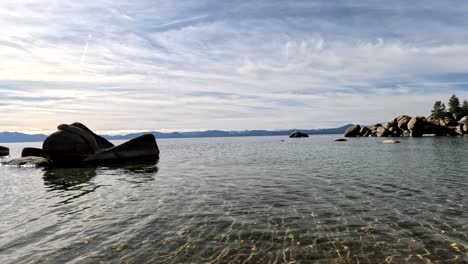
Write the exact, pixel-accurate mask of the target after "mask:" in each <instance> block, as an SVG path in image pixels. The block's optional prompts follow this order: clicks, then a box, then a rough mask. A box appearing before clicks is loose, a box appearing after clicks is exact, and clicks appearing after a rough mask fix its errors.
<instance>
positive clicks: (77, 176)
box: [43, 168, 96, 190]
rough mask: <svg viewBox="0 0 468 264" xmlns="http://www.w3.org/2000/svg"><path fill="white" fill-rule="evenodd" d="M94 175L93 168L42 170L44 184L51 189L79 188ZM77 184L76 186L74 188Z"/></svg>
mask: <svg viewBox="0 0 468 264" xmlns="http://www.w3.org/2000/svg"><path fill="white" fill-rule="evenodd" d="M94 177H96V169H95V168H53V169H46V170H45V172H44V177H43V179H44V184H45V185H47V186H48V187H49V188H50V189H52V190H58V189H60V190H69V189H79V188H81V187H82V185H83V184H87V183H88V182H89V181H90V180H91V179H92V178H94ZM76 186H78V188H74V187H76Z"/></svg>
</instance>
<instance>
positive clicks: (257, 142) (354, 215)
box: [0, 136, 468, 263]
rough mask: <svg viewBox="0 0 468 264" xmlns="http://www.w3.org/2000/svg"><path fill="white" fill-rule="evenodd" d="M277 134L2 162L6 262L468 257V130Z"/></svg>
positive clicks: (1, 244)
mask: <svg viewBox="0 0 468 264" xmlns="http://www.w3.org/2000/svg"><path fill="white" fill-rule="evenodd" d="M281 139H283V138H279V137H265V138H231V139H190V140H188V139H187V140H162V141H160V142H158V143H159V145H160V148H161V150H162V151H163V153H164V156H163V157H164V158H163V159H162V160H161V161H160V163H158V164H157V166H156V164H143V165H142V164H127V165H125V166H122V164H120V166H106V167H96V168H83V169H50V170H38V169H32V168H20V169H15V168H1V167H0V175H1V177H0V181H1V184H0V200H1V201H2V204H1V206H0V209H1V212H2V221H1V222H0V234H1V235H0V253H1V254H0V262H1V263H31V262H45V263H65V262H74V263H99V262H104V263H107V262H109V263H467V262H468V215H467V213H468V212H467V207H468V197H467V195H466V190H468V178H467V177H468V176H467V173H466V172H467V171H468V164H467V163H466V162H465V161H466V156H467V155H468V148H466V144H467V143H468V138H419V139H402V141H404V142H403V144H398V145H383V144H382V143H381V140H379V139H373V138H371V139H350V140H349V141H348V142H345V143H335V142H334V141H333V139H334V137H333V136H332V137H310V138H308V139H301V140H289V139H285V140H284V141H281Z"/></svg>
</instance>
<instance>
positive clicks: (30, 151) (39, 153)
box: [21, 148, 46, 158]
mask: <svg viewBox="0 0 468 264" xmlns="http://www.w3.org/2000/svg"><path fill="white" fill-rule="evenodd" d="M21 157H41V158H46V155H45V153H44V151H43V150H42V149H40V148H24V149H23V151H22V152H21Z"/></svg>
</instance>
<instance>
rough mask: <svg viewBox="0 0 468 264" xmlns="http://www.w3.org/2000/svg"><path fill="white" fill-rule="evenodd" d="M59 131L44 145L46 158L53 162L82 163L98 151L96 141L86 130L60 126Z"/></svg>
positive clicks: (49, 137)
mask: <svg viewBox="0 0 468 264" xmlns="http://www.w3.org/2000/svg"><path fill="white" fill-rule="evenodd" d="M58 129H59V131H57V132H55V133H53V134H51V135H50V136H48V137H47V138H46V140H45V141H44V143H43V145H42V149H43V150H44V153H45V156H46V157H47V158H48V159H50V160H52V161H53V162H56V163H60V164H67V163H68V164H75V163H80V162H81V161H83V160H84V159H86V158H88V157H89V156H91V155H93V154H95V153H96V151H97V150H98V144H97V142H96V139H95V138H94V136H93V135H92V134H90V133H89V132H87V131H86V130H83V129H81V128H79V127H76V126H72V125H59V126H58Z"/></svg>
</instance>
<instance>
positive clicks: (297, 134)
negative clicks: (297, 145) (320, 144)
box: [289, 131, 309, 138]
mask: <svg viewBox="0 0 468 264" xmlns="http://www.w3.org/2000/svg"><path fill="white" fill-rule="evenodd" d="M289 137H290V138H304V137H309V135H307V134H306V133H302V132H300V131H295V132H294V133H292V134H291V135H290V136H289Z"/></svg>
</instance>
